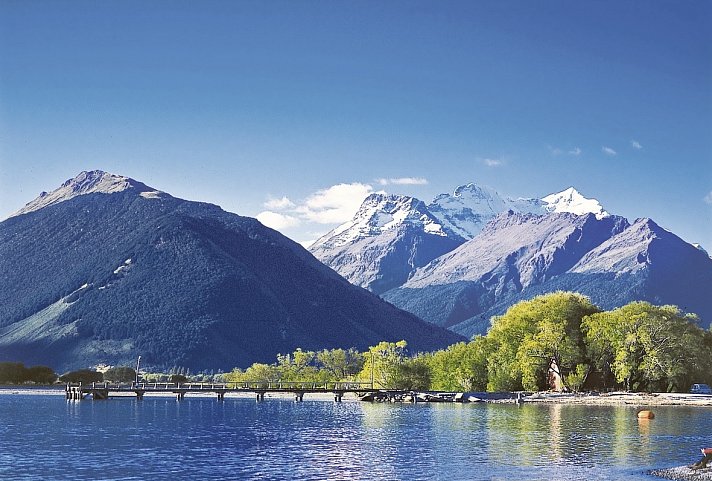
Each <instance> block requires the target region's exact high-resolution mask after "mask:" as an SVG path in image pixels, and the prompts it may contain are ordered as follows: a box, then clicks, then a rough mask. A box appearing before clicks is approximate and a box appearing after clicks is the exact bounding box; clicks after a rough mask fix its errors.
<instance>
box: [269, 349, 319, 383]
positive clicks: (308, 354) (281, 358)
mask: <svg viewBox="0 0 712 481" xmlns="http://www.w3.org/2000/svg"><path fill="white" fill-rule="evenodd" d="M315 360H316V353H315V352H314V351H303V350H301V349H297V350H295V351H294V352H293V353H292V354H278V355H277V370H278V371H279V378H280V379H281V380H282V381H301V382H315V381H318V380H319V370H318V369H317V368H316V366H315V365H314V362H315Z"/></svg>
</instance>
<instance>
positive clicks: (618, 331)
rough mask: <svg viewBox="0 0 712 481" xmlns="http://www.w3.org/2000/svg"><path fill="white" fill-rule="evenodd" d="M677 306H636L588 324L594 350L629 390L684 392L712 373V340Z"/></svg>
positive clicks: (600, 365) (584, 326) (598, 362)
mask: <svg viewBox="0 0 712 481" xmlns="http://www.w3.org/2000/svg"><path fill="white" fill-rule="evenodd" d="M696 322H697V317H696V316H694V315H691V314H684V313H683V312H682V311H680V309H679V308H678V307H677V306H654V305H652V304H650V303H648V302H632V303H630V304H627V305H625V306H623V307H620V308H618V309H614V310H613V311H610V312H602V313H598V314H594V315H591V316H589V317H588V318H586V319H585V320H584V322H583V324H582V329H583V331H584V332H585V336H586V343H587V346H588V351H589V352H590V355H591V357H592V359H593V361H594V362H595V364H596V366H597V367H598V368H599V369H609V370H610V372H612V373H613V375H614V376H615V378H616V381H617V382H619V383H622V384H623V385H624V386H625V388H626V389H627V390H651V391H652V390H655V391H684V390H687V389H688V388H689V385H690V383H691V382H693V379H696V378H698V377H699V376H701V375H703V373H705V372H706V371H708V369H709V362H710V349H709V346H710V340H709V337H708V336H709V334H708V333H705V332H704V331H703V330H702V329H700V328H699V327H698V326H697V325H696Z"/></svg>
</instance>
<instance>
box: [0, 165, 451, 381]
mask: <svg viewBox="0 0 712 481" xmlns="http://www.w3.org/2000/svg"><path fill="white" fill-rule="evenodd" d="M50 200H51V201H50ZM28 206H29V207H32V208H26V209H25V211H24V212H23V213H18V214H17V215H15V216H13V217H10V218H8V219H6V220H4V221H2V222H0V259H1V260H2V268H3V269H2V275H3V283H2V289H0V361H22V362H25V363H29V364H47V365H50V366H52V367H54V368H55V369H74V368H78V367H86V366H87V365H92V364H98V363H106V364H114V365H116V364H124V365H125V364H126V363H128V362H134V361H135V359H136V357H137V356H138V355H141V356H142V359H143V360H145V361H146V363H147V364H148V365H153V366H174V365H179V366H185V367H189V368H191V369H231V368H232V367H235V366H242V367H245V366H247V365H250V364H252V363H253V362H272V361H273V360H274V358H275V355H276V354H278V353H284V352H291V351H292V350H294V349H296V348H297V347H301V348H304V349H310V350H319V349H323V348H332V347H343V348H348V347H356V348H359V349H366V348H368V346H371V345H374V344H375V343H377V342H379V341H381V340H389V341H398V340H400V339H405V340H407V341H408V345H409V347H412V348H413V349H414V350H415V351H417V350H430V349H433V348H438V347H444V346H447V345H449V344H451V343H453V342H457V341H458V340H461V339H462V338H461V337H460V336H457V335H455V334H454V333H452V332H449V331H446V330H444V329H441V328H438V327H437V326H433V325H432V324H428V323H426V322H424V321H422V320H421V319H418V318H417V317H415V316H414V315H412V314H410V313H407V312H404V311H401V310H399V309H396V308H395V307H393V306H392V305H390V304H388V303H386V302H384V301H383V300H382V299H380V298H378V297H377V296H375V295H373V294H371V293H369V292H367V291H366V290H364V289H361V288H358V287H355V286H353V285H351V284H349V283H348V282H347V281H346V280H344V279H343V278H342V277H340V276H338V275H337V274H335V273H334V272H333V271H332V270H331V269H329V268H327V267H326V266H324V265H323V264H322V263H321V262H318V261H317V260H316V259H315V258H314V257H313V256H312V255H311V254H309V253H308V252H307V251H306V250H305V249H304V248H303V247H302V246H300V245H299V244H297V243H295V242H293V241H291V240H290V239H288V238H286V237H284V236H283V235H281V234H279V233H278V232H276V231H274V230H272V229H269V228H267V227H264V226H263V225H262V224H260V223H259V222H258V221H257V220H256V219H251V218H249V217H242V216H239V215H236V214H232V213H229V212H225V211H223V210H222V209H220V208H219V207H218V206H215V205H211V204H206V203H200V202H191V201H186V200H182V199H178V198H175V197H172V196H170V195H168V194H162V193H158V191H156V190H155V189H151V188H149V187H146V186H145V185H144V184H141V183H140V182H137V181H135V180H132V179H129V178H126V177H121V176H116V175H112V174H107V173H104V172H98V171H95V172H82V173H81V174H80V175H78V176H77V177H76V178H74V179H71V180H69V181H68V182H66V183H65V184H63V185H62V187H60V188H59V189H58V190H56V191H54V192H52V193H51V194H45V195H43V196H41V197H40V198H39V199H36V200H35V201H33V202H31V203H30V204H28Z"/></svg>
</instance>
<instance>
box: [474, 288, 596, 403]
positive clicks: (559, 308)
mask: <svg viewBox="0 0 712 481" xmlns="http://www.w3.org/2000/svg"><path fill="white" fill-rule="evenodd" d="M599 311H600V310H599V309H598V308H597V307H596V306H594V305H593V304H592V303H591V301H590V300H589V299H588V298H587V297H585V296H582V295H581V294H576V293H572V292H561V291H559V292H554V293H551V294H546V295H543V296H538V297H535V298H533V299H531V300H529V301H523V302H519V303H517V304H515V305H514V306H512V307H510V308H509V309H508V310H507V312H506V313H505V314H504V315H502V316H499V317H495V318H493V321H492V328H491V329H490V332H489V333H488V335H487V338H488V342H491V343H492V345H491V346H490V349H491V353H490V354H489V356H488V362H487V372H488V383H487V388H488V390H490V391H500V390H509V391H512V390H518V389H522V388H523V389H527V390H539V389H542V388H544V387H546V384H547V374H548V371H549V368H552V369H553V370H554V371H555V372H556V374H558V375H559V376H561V379H562V382H563V383H564V386H566V387H569V388H573V387H576V386H571V385H568V384H567V377H568V375H569V374H570V373H580V372H581V370H582V369H587V368H586V364H585V362H586V352H585V345H584V342H583V336H582V334H581V321H582V319H583V318H584V317H585V316H588V315H591V314H594V313H596V312H599ZM578 366H582V367H578ZM579 378H580V376H578V377H577V384H579V383H580V382H579Z"/></svg>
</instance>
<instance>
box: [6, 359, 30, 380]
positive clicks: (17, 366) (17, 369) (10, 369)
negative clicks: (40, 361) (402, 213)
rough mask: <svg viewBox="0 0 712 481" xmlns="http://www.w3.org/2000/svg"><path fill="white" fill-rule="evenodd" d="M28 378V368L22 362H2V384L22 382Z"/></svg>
mask: <svg viewBox="0 0 712 481" xmlns="http://www.w3.org/2000/svg"><path fill="white" fill-rule="evenodd" d="M26 378H27V368H25V365H24V364H23V363H21V362H0V384H20V383H22V382H24V381H25V379H26Z"/></svg>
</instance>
